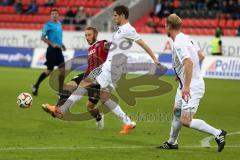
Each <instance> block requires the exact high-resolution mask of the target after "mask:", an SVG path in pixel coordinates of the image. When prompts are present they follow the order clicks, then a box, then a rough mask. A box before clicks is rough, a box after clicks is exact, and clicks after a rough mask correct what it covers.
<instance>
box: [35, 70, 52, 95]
mask: <svg viewBox="0 0 240 160" xmlns="http://www.w3.org/2000/svg"><path fill="white" fill-rule="evenodd" d="M53 67H54V66H47V70H46V71H44V72H42V73H41V74H40V76H39V77H38V79H37V82H36V83H35V84H34V85H33V86H32V94H33V95H34V96H37V95H38V89H39V86H40V84H41V82H42V81H43V80H44V79H45V78H47V77H48V76H49V74H50V73H51V72H52V71H53Z"/></svg>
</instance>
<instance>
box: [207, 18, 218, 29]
mask: <svg viewBox="0 0 240 160" xmlns="http://www.w3.org/2000/svg"><path fill="white" fill-rule="evenodd" d="M209 23H210V24H209V25H210V27H212V28H216V27H217V26H218V20H217V19H211V20H209Z"/></svg>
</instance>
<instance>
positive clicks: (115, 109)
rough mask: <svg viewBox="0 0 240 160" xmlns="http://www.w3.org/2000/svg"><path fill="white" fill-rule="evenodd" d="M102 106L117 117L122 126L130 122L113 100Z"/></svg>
mask: <svg viewBox="0 0 240 160" xmlns="http://www.w3.org/2000/svg"><path fill="white" fill-rule="evenodd" d="M104 105H106V106H107V107H108V108H109V109H110V110H111V111H112V112H113V113H114V114H115V115H116V116H117V117H119V118H120V119H121V121H122V122H123V123H124V124H130V123H131V122H132V121H131V119H130V118H129V117H128V116H127V114H126V113H125V112H124V111H123V110H122V108H121V107H120V106H119V105H118V104H117V103H116V102H114V101H113V100H111V99H108V100H107V101H106V102H105V103H104Z"/></svg>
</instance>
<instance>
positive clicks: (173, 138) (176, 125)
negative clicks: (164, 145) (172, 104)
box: [168, 108, 182, 144]
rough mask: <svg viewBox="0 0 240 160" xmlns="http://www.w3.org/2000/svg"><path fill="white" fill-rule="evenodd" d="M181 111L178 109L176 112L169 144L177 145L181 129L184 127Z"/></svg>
mask: <svg viewBox="0 0 240 160" xmlns="http://www.w3.org/2000/svg"><path fill="white" fill-rule="evenodd" d="M180 115H181V109H178V108H176V109H175V111H174V115H173V119H172V125H171V130H170V137H169V140H168V143H170V144H176V143H177V138H178V136H179V132H180V129H181V127H182V123H181V121H180Z"/></svg>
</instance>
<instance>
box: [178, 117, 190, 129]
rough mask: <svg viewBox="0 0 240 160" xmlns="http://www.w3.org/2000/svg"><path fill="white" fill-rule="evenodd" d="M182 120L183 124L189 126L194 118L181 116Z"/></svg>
mask: <svg viewBox="0 0 240 160" xmlns="http://www.w3.org/2000/svg"><path fill="white" fill-rule="evenodd" d="M180 121H181V123H182V124H183V126H185V127H189V126H190V123H191V121H192V119H191V118H190V117H186V116H181V118H180Z"/></svg>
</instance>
